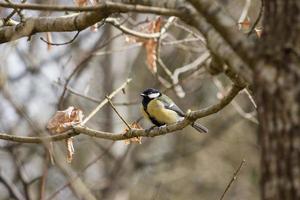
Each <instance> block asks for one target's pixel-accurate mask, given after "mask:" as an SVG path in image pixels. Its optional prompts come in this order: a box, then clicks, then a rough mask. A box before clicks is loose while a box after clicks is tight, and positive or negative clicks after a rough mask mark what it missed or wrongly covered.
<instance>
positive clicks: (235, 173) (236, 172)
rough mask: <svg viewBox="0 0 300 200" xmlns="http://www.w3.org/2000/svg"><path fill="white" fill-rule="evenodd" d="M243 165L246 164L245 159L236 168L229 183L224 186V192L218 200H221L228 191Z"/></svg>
mask: <svg viewBox="0 0 300 200" xmlns="http://www.w3.org/2000/svg"><path fill="white" fill-rule="evenodd" d="M245 163H246V160H245V159H244V160H242V162H241V164H240V165H239V167H238V168H237V170H236V171H235V172H234V174H233V176H232V178H231V180H230V181H229V183H228V185H227V186H226V188H225V190H224V192H223V194H222V196H221V198H220V200H222V199H223V198H224V196H225V194H226V192H227V191H228V190H229V188H230V186H231V185H232V183H233V181H235V180H236V179H237V175H238V173H239V172H240V170H241V168H242V166H243V165H244V164H245Z"/></svg>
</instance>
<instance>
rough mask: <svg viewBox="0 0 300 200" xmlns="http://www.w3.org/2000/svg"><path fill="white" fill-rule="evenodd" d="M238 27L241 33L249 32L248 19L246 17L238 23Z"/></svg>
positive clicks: (249, 24) (249, 23)
mask: <svg viewBox="0 0 300 200" xmlns="http://www.w3.org/2000/svg"><path fill="white" fill-rule="evenodd" d="M239 25H240V29H241V31H243V32H244V33H247V32H249V31H250V29H251V22H250V19H249V17H246V19H245V20H244V21H242V22H240V23H239Z"/></svg>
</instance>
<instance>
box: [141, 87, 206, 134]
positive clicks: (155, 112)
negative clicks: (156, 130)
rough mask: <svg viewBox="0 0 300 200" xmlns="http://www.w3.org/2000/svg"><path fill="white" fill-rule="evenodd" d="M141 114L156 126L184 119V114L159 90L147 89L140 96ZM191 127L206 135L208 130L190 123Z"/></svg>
mask: <svg viewBox="0 0 300 200" xmlns="http://www.w3.org/2000/svg"><path fill="white" fill-rule="evenodd" d="M141 96H142V97H143V101H142V109H141V110H142V113H143V115H144V116H145V117H146V118H147V119H149V120H150V121H151V122H152V123H153V124H154V125H156V126H163V125H166V124H173V123H176V122H178V121H180V120H183V119H184V117H185V114H184V112H183V111H182V110H181V109H180V108H179V107H178V106H177V105H176V104H175V103H174V102H173V101H172V99H170V98H169V97H168V96H167V95H165V94H162V93H161V92H160V91H159V90H157V89H153V88H149V89H146V90H145V91H143V93H142V94H141ZM191 126H192V127H193V128H195V129H196V130H197V131H199V132H200V133H207V132H208V129H207V128H206V127H204V126H202V125H200V124H197V123H195V122H194V123H192V124H191Z"/></svg>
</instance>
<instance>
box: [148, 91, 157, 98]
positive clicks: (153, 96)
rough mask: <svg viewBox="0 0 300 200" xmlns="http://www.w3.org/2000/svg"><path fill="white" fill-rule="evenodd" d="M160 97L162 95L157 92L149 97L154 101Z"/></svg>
mask: <svg viewBox="0 0 300 200" xmlns="http://www.w3.org/2000/svg"><path fill="white" fill-rule="evenodd" d="M159 95H160V94H159V93H158V92H157V93H152V94H149V95H148V97H149V98H150V99H154V98H157V97H159Z"/></svg>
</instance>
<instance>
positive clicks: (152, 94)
mask: <svg viewBox="0 0 300 200" xmlns="http://www.w3.org/2000/svg"><path fill="white" fill-rule="evenodd" d="M141 96H142V97H143V98H144V99H149V100H151V99H155V98H157V97H159V96H161V93H160V91H159V90H157V89H154V88H148V89H146V90H144V92H143V93H142V94H141Z"/></svg>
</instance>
